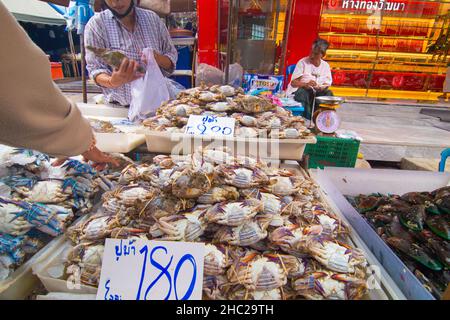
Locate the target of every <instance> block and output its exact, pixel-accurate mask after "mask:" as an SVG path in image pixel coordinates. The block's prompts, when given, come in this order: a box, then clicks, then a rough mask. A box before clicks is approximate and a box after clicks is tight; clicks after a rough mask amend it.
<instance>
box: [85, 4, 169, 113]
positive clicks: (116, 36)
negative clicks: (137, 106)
mask: <svg viewBox="0 0 450 320" xmlns="http://www.w3.org/2000/svg"><path fill="white" fill-rule="evenodd" d="M102 7H103V9H104V10H103V11H102V12H100V13H99V14H96V15H95V16H94V17H92V18H91V19H90V20H89V22H88V24H87V25H86V30H85V45H86V47H87V46H92V47H96V48H107V49H110V50H115V51H120V52H122V53H123V54H125V55H126V56H127V57H128V58H129V59H124V60H123V61H122V64H121V66H120V67H119V68H117V69H112V68H111V67H110V66H108V65H107V64H106V63H105V62H104V61H103V60H102V59H101V58H99V57H97V56H96V55H95V54H94V53H93V52H91V51H90V50H87V51H86V63H87V66H86V67H87V69H88V71H89V74H90V76H91V78H92V79H93V80H94V81H95V82H96V83H97V84H98V85H99V86H101V87H102V90H103V93H104V95H105V98H106V101H107V102H109V103H113V104H117V105H121V106H128V105H130V103H131V86H130V82H132V81H133V80H136V79H138V78H140V77H142V76H143V74H142V73H139V72H138V71H137V69H138V67H139V65H140V64H141V57H142V51H143V49H145V48H151V49H152V50H153V53H154V56H155V60H156V62H157V63H158V65H159V67H160V68H161V71H162V73H163V74H164V75H165V76H169V75H170V74H171V73H172V72H173V70H174V68H175V65H176V62H177V58H178V54H177V50H176V49H175V47H174V45H173V43H172V40H171V38H170V35H169V32H168V30H167V28H166V26H165V25H164V23H163V22H162V21H161V19H160V17H159V16H158V15H157V14H156V13H154V12H153V11H150V10H144V9H141V8H138V7H136V6H135V2H134V1H133V0H103V1H102Z"/></svg>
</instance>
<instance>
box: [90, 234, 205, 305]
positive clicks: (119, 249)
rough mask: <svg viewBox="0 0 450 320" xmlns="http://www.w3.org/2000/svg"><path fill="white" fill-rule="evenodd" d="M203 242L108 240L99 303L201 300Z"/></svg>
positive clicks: (99, 288)
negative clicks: (112, 301) (113, 301)
mask: <svg viewBox="0 0 450 320" xmlns="http://www.w3.org/2000/svg"><path fill="white" fill-rule="evenodd" d="M203 258H204V244H203V243H190V242H189V243H188V242H171V241H148V240H142V239H106V244H105V251H104V255H103V263H102V273H101V277H100V283H99V286H98V291H97V300H201V298H202V289H203Z"/></svg>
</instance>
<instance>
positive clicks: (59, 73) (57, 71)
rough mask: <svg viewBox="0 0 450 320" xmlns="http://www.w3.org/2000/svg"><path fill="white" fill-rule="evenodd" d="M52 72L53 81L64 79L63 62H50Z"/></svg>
mask: <svg viewBox="0 0 450 320" xmlns="http://www.w3.org/2000/svg"><path fill="white" fill-rule="evenodd" d="M50 66H51V70H52V79H53V80H57V79H64V73H63V69H62V64H61V62H50Z"/></svg>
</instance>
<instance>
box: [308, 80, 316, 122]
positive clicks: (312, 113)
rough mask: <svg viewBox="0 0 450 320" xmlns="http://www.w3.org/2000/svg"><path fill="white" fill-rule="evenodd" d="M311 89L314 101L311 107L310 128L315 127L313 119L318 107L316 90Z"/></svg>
mask: <svg viewBox="0 0 450 320" xmlns="http://www.w3.org/2000/svg"><path fill="white" fill-rule="evenodd" d="M316 80H317V79H316ZM311 90H312V91H313V96H314V98H313V103H312V108H311V118H310V122H309V129H311V128H313V119H314V112H315V108H316V94H317V92H316V90H315V89H314V88H313V87H311Z"/></svg>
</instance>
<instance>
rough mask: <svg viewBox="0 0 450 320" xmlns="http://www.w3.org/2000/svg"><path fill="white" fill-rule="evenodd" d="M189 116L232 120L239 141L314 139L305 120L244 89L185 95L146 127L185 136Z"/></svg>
mask: <svg viewBox="0 0 450 320" xmlns="http://www.w3.org/2000/svg"><path fill="white" fill-rule="evenodd" d="M190 115H209V116H217V117H232V118H234V119H235V120H236V128H235V136H236V137H243V138H247V137H251V138H256V137H260V138H273V139H302V138H307V137H311V136H312V135H313V134H312V133H311V131H310V130H309V129H308V128H307V127H306V126H305V120H304V118H302V117H298V116H293V115H292V113H291V112H290V111H287V110H285V109H284V108H282V107H281V106H278V105H276V104H274V103H272V101H271V100H269V99H267V98H265V97H260V96H250V95H244V92H243V90H242V89H241V88H237V89H236V88H234V87H231V86H228V85H225V86H219V85H214V86H212V87H206V86H200V87H196V88H192V89H188V90H185V91H182V92H181V93H179V94H178V97H177V99H176V100H171V101H167V102H165V103H163V104H162V105H161V106H160V107H159V108H158V110H157V112H156V115H155V116H154V117H151V118H148V119H146V120H144V121H143V124H144V126H146V127H148V128H149V129H150V130H154V131H166V132H171V133H184V132H185V129H186V124H187V122H188V119H189V116H190Z"/></svg>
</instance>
